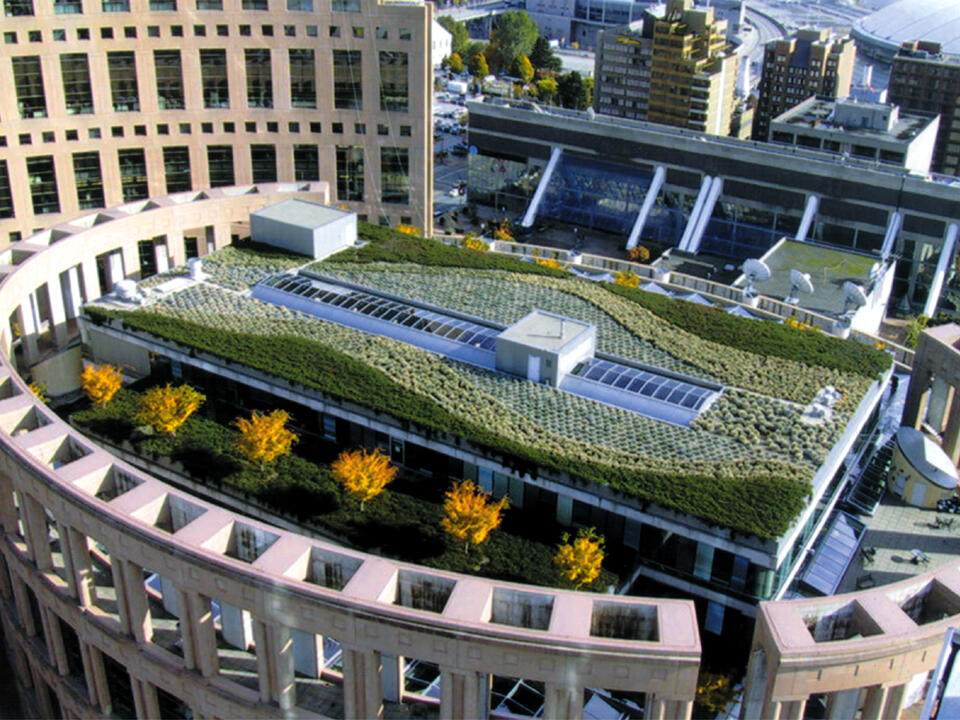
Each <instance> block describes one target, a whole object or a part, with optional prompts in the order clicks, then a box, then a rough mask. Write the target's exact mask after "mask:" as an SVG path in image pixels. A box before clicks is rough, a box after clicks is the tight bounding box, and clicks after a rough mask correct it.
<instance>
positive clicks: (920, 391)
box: [903, 367, 933, 430]
mask: <svg viewBox="0 0 960 720" xmlns="http://www.w3.org/2000/svg"><path fill="white" fill-rule="evenodd" d="M932 379H933V374H932V373H931V372H930V368H927V367H918V368H916V369H915V370H914V371H913V375H912V376H911V377H910V387H909V388H908V389H907V399H906V402H905V403H904V407H903V424H904V425H909V426H910V427H913V428H917V429H918V430H919V429H920V426H921V425H922V424H923V416H924V415H925V414H926V399H927V397H928V392H927V390H928V388H929V387H930V381H931V380H932Z"/></svg>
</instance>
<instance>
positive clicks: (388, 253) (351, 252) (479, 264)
mask: <svg viewBox="0 0 960 720" xmlns="http://www.w3.org/2000/svg"><path fill="white" fill-rule="evenodd" d="M357 234H358V235H359V236H360V237H361V238H363V239H364V240H368V241H369V242H368V244H367V245H364V246H363V247H358V248H348V249H346V250H343V251H341V252H339V253H337V254H336V255H333V256H331V257H330V258H328V259H327V260H326V261H325V262H354V263H373V262H391V263H417V264H418V265H434V266H439V267H462V268H475V269H479V270H509V271H510V272H519V273H530V274H533V275H547V276H549V277H568V273H566V272H564V271H563V270H558V269H556V268H550V267H545V266H543V265H538V264H537V263H532V262H525V261H523V260H520V259H518V258H514V257H510V256H508V255H501V254H500V253H490V252H481V251H478V250H468V249H466V248H462V247H456V246H454V245H446V244H444V243H442V242H439V241H437V240H430V239H428V238H422V237H416V236H414V235H406V234H404V233H401V232H397V231H396V230H393V229H391V228H385V227H380V226H379V225H371V224H369V223H358V224H357ZM322 268H323V265H322V263H318V264H317V265H314V266H312V268H311V269H314V270H318V271H322Z"/></svg>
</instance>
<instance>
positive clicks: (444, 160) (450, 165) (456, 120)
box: [433, 92, 472, 215]
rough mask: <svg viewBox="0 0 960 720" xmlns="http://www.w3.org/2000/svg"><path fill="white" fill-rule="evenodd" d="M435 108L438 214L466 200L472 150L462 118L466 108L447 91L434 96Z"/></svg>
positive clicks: (435, 213)
mask: <svg viewBox="0 0 960 720" xmlns="http://www.w3.org/2000/svg"><path fill="white" fill-rule="evenodd" d="M471 99H472V98H471ZM433 108H434V110H433V151H434V160H435V162H434V169H433V204H434V215H439V214H441V213H443V212H446V211H448V210H451V209H453V208H456V207H460V206H462V205H463V204H464V203H465V201H466V196H465V194H462V193H465V192H466V184H467V154H468V152H469V150H468V147H467V142H466V139H467V128H466V126H465V125H463V124H462V123H461V121H460V119H461V118H462V117H463V116H465V115H466V112H467V108H466V107H465V106H464V105H463V104H462V103H461V102H459V101H458V99H455V98H454V97H453V96H451V95H450V94H448V93H446V92H438V93H436V94H435V95H434V105H433Z"/></svg>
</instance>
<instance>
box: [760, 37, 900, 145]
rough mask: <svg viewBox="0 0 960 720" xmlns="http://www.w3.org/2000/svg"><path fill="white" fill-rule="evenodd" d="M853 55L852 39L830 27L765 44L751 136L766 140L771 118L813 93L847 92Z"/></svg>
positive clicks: (825, 95)
mask: <svg viewBox="0 0 960 720" xmlns="http://www.w3.org/2000/svg"><path fill="white" fill-rule="evenodd" d="M855 58H856V45H855V44H854V42H853V40H852V39H851V38H850V37H849V36H846V35H842V36H841V35H835V34H832V33H831V32H830V31H829V30H813V29H809V28H806V29H802V30H798V31H797V33H796V34H795V35H794V36H793V37H790V38H783V39H780V40H771V41H770V42H769V43H767V47H766V50H765V51H764V54H763V74H762V75H761V77H760V98H759V101H758V103H757V110H756V114H755V115H754V118H753V139H754V140H766V139H767V134H768V133H769V131H770V121H771V120H773V118H775V117H777V116H778V115H781V114H783V113H785V112H786V111H787V110H789V109H790V108H792V107H794V106H796V105H799V104H800V103H802V102H803V101H804V100H806V99H807V98H809V97H811V96H813V95H817V96H820V97H823V98H827V99H830V98H843V97H846V96H847V95H849V94H850V83H851V81H852V80H853V63H854V59H855ZM891 101H892V102H896V101H893V100H891ZM905 109H906V108H905Z"/></svg>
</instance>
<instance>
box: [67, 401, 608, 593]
mask: <svg viewBox="0 0 960 720" xmlns="http://www.w3.org/2000/svg"><path fill="white" fill-rule="evenodd" d="M138 397H139V395H138V393H136V392H133V391H130V390H121V391H120V392H119V393H117V395H116V396H115V397H114V399H113V400H112V401H111V402H110V403H108V404H107V405H104V406H100V407H91V408H88V409H85V410H81V411H79V412H76V413H74V414H73V415H72V420H73V422H74V423H75V424H76V425H78V426H80V427H81V428H83V429H84V430H85V431H86V432H89V433H91V434H93V435H99V436H101V437H103V438H105V439H107V440H109V441H111V442H113V443H116V444H119V443H122V442H123V441H129V442H131V443H132V444H133V446H134V448H135V451H136V452H137V454H139V455H141V456H144V457H150V456H169V457H170V458H171V460H173V461H176V462H180V463H182V464H183V465H184V468H185V470H186V471H187V473H189V474H190V475H191V476H192V477H193V478H194V479H196V480H198V481H200V482H203V483H205V484H210V485H217V486H225V487H227V488H233V489H235V490H237V491H240V492H243V493H247V494H249V495H251V496H253V497H254V498H256V499H257V500H259V501H261V502H263V503H265V504H267V505H269V506H271V507H273V508H275V509H276V510H278V511H280V512H282V513H289V514H293V515H294V516H296V517H297V518H298V519H299V520H300V521H302V522H309V523H311V524H313V525H315V526H318V527H320V528H323V529H325V530H326V531H328V532H330V533H331V534H333V535H335V536H338V537H341V538H343V539H345V540H346V541H347V542H348V543H349V544H350V545H352V546H354V547H356V548H359V549H362V550H368V551H374V552H377V553H380V554H383V555H387V556H390V557H395V558H398V559H401V560H405V561H408V562H416V563H419V564H422V565H426V566H428V567H434V568H438V569H441V570H449V571H452V572H462V573H470V574H474V575H484V576H486V577H491V578H495V579H499V580H506V581H510V582H522V583H529V584H534V585H544V586H555V585H557V584H558V580H559V579H558V575H557V572H556V570H555V568H554V566H553V553H554V550H553V548H552V547H551V546H550V545H547V544H545V543H542V542H537V541H535V540H531V539H529V538H526V537H519V536H517V535H513V534H510V533H508V532H505V531H503V530H497V531H495V532H494V533H492V534H491V535H490V537H489V539H488V541H487V542H486V543H485V544H484V545H483V546H482V548H481V551H480V553H474V554H473V555H467V554H465V553H464V552H463V545H462V543H460V542H459V541H455V540H453V539H451V538H450V537H449V536H448V535H447V534H446V533H445V532H443V530H442V528H441V527H440V519H441V517H442V513H443V511H442V504H441V502H440V501H439V496H438V499H437V501H430V500H427V499H425V498H424V497H423V494H422V493H420V494H419V496H418V497H414V496H411V495H408V494H406V493H403V492H397V491H396V490H394V489H391V488H388V489H387V491H386V492H384V493H383V494H382V495H380V496H379V497H377V498H375V499H374V500H371V501H369V502H368V503H367V504H366V508H365V509H364V511H362V512H361V511H360V509H359V504H358V503H357V502H356V501H355V500H353V499H352V498H350V497H348V496H346V495H345V493H344V492H343V490H342V489H341V488H340V487H339V485H338V484H337V483H336V481H334V479H333V477H332V474H331V471H330V468H329V467H328V466H325V465H323V466H321V465H316V464H314V463H312V462H309V461H307V460H305V459H304V458H302V457H298V456H297V455H294V454H291V455H286V456H283V457H280V458H278V459H277V460H276V461H275V463H274V465H273V467H272V468H271V471H269V472H273V473H275V475H274V476H273V477H270V478H269V479H268V478H266V477H265V476H264V475H262V474H261V473H260V472H259V471H258V470H256V469H254V468H252V467H251V466H250V465H248V464H247V463H245V462H244V461H243V459H242V458H241V456H240V455H239V454H238V453H237V452H236V450H235V449H234V445H233V443H234V440H235V439H236V436H237V433H236V432H234V431H233V430H231V429H230V428H228V427H225V426H224V425H221V424H219V423H217V422H214V421H213V420H210V419H208V418H205V417H201V416H198V415H194V416H193V417H191V418H190V419H189V420H187V422H186V423H184V425H183V426H181V428H180V429H179V430H178V431H177V434H176V435H172V436H167V435H143V434H142V433H140V432H139V431H138V429H137V428H136V423H135V421H134V419H133V418H134V413H135V411H136V407H137V400H138ZM558 541H559V537H558ZM479 555H483V556H485V557H486V558H487V561H486V562H484V563H483V564H478V562H477V560H478V557H479ZM617 581H618V579H617V577H616V575H614V574H613V573H611V572H609V571H605V572H604V574H603V575H602V576H601V577H600V578H599V579H598V580H597V581H596V582H595V583H593V585H592V586H591V589H593V590H596V591H598V592H602V591H604V590H606V588H607V587H608V586H609V585H611V584H616V583H617Z"/></svg>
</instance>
